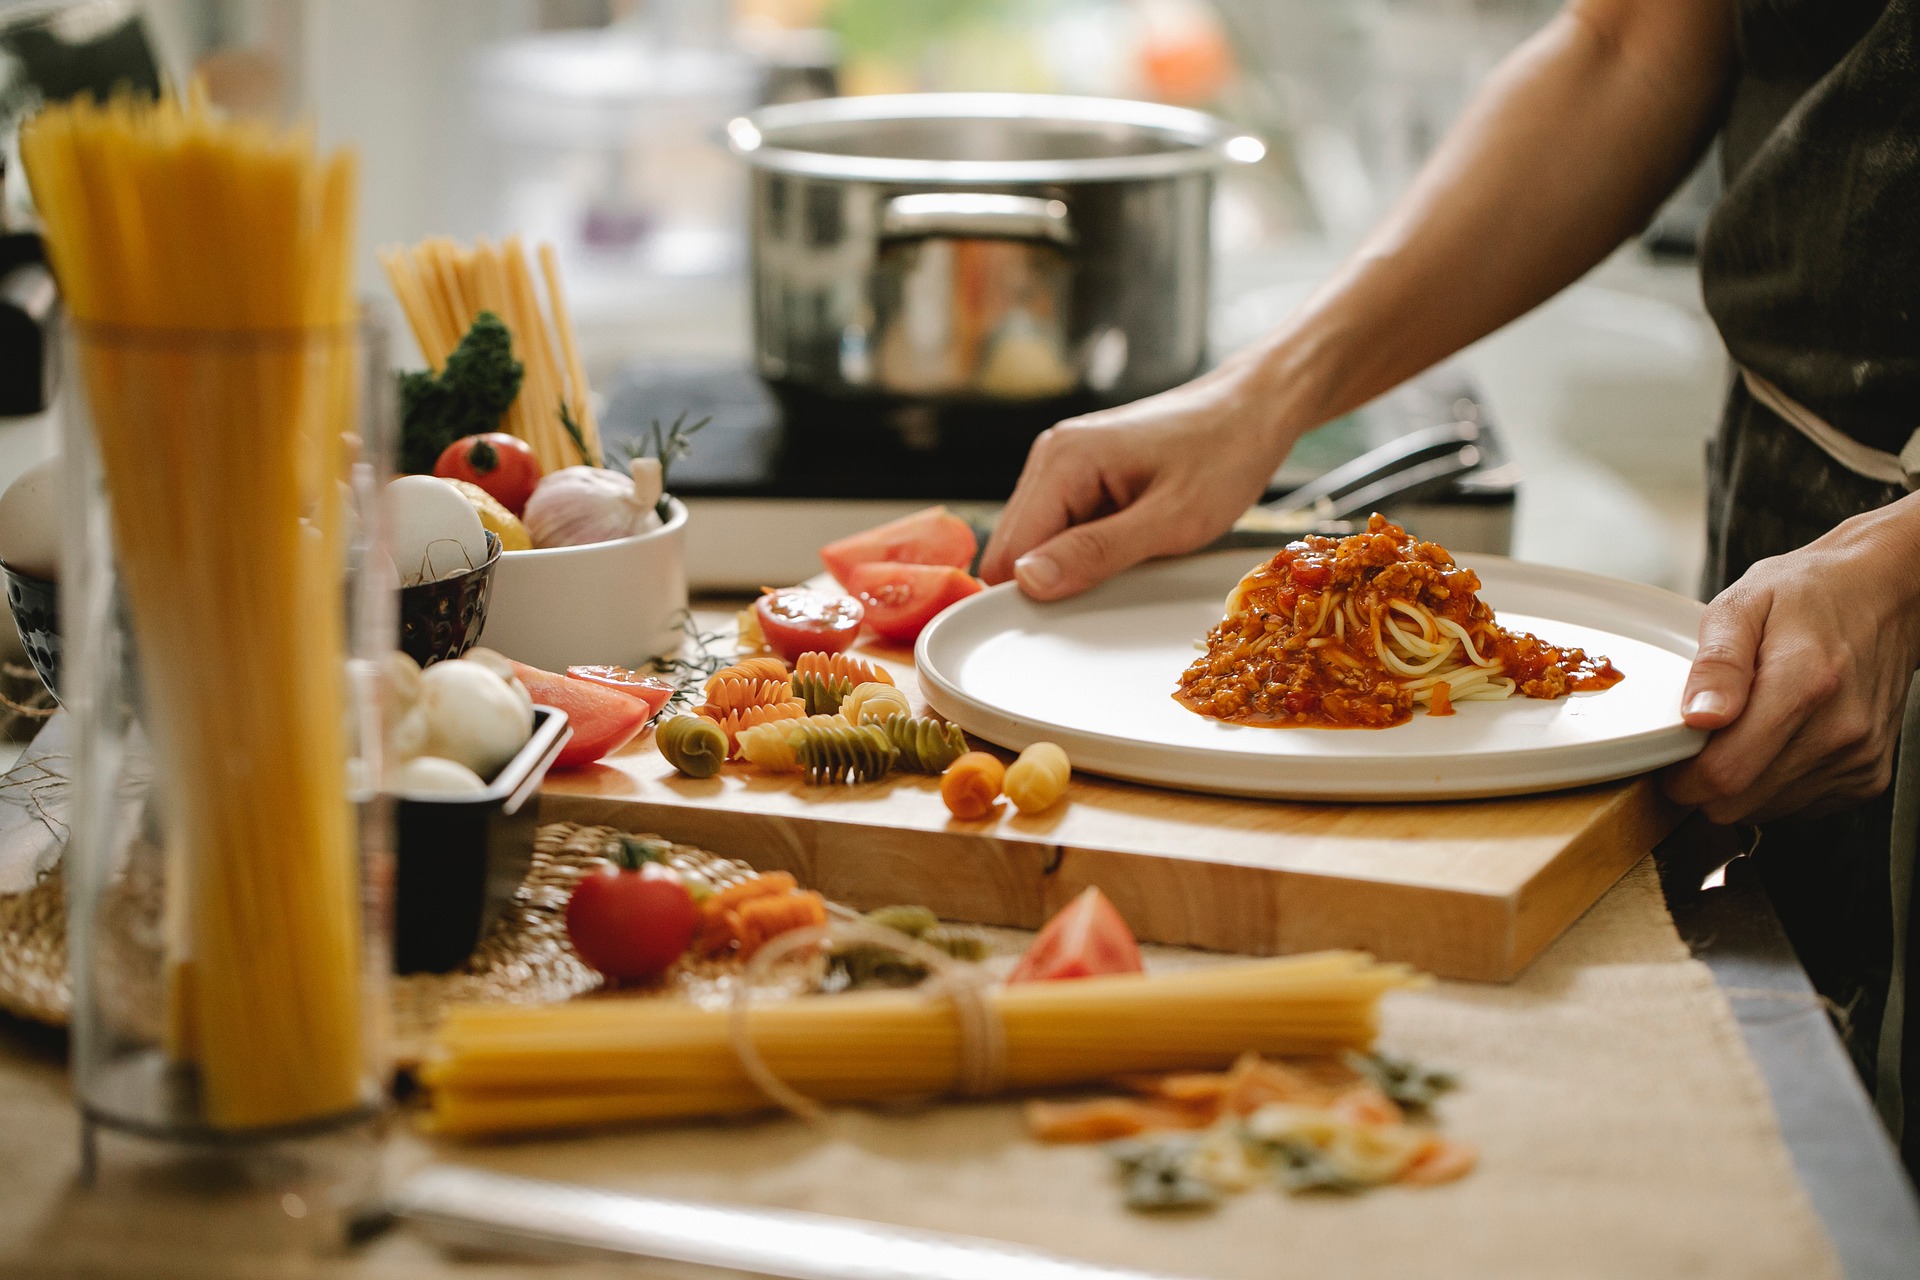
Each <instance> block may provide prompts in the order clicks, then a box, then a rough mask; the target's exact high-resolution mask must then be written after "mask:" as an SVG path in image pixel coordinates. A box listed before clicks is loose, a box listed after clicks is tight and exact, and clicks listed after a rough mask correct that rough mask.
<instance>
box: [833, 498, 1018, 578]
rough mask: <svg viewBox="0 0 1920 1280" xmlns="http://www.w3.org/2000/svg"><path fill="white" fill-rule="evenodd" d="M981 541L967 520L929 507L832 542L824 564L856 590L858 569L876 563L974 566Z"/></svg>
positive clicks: (957, 567) (961, 567)
mask: <svg viewBox="0 0 1920 1280" xmlns="http://www.w3.org/2000/svg"><path fill="white" fill-rule="evenodd" d="M979 549H980V541H979V539H977V538H975V537H974V536H973V528H972V526H971V525H969V524H968V523H967V522H966V521H965V520H962V519H961V518H960V517H959V516H956V515H954V514H953V513H952V512H951V511H948V510H947V509H946V508H945V507H928V508H927V509H926V510H925V511H916V512H914V513H913V514H912V515H910V516H902V517H900V518H899V519H898V520H889V521H888V522H887V523H886V524H883V525H878V526H876V527H874V528H872V529H868V530H867V531H866V532H864V533H856V534H853V535H851V536H849V537H845V538H841V539H839V540H838V541H836V542H829V543H828V544H827V545H826V546H824V547H822V548H820V562H821V563H822V564H824V565H826V566H827V572H828V573H831V574H832V575H833V576H834V578H835V579H837V580H838V581H839V583H840V585H841V586H843V587H845V588H846V589H847V590H849V591H852V590H853V579H852V577H851V574H852V572H853V570H854V568H855V567H856V566H858V565H863V564H872V563H874V562H875V561H881V560H885V561H890V562H893V563H895V564H942V565H947V566H948V567H950V568H954V569H966V568H969V567H971V566H972V564H973V557H974V553H975V552H977V551H978V550H979Z"/></svg>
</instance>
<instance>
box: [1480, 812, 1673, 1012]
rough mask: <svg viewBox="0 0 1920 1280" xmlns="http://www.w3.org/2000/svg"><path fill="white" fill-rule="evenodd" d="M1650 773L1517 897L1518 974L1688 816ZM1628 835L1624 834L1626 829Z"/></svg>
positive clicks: (1514, 947) (1514, 945)
mask: <svg viewBox="0 0 1920 1280" xmlns="http://www.w3.org/2000/svg"><path fill="white" fill-rule="evenodd" d="M1686 815H1687V810H1686V809H1684V808H1682V807H1681V806H1679V805H1676V804H1674V803H1673V802H1672V801H1671V800H1668V799H1667V798H1666V795H1665V794H1664V793H1663V792H1662V791H1661V790H1660V784H1659V780H1658V779H1657V777H1655V776H1654V775H1652V774H1647V775H1644V776H1642V777H1641V778H1639V779H1637V780H1636V781H1635V784H1634V785H1633V786H1631V787H1628V788H1625V789H1624V790H1622V791H1620V792H1619V793H1618V794H1617V795H1615V796H1614V797H1613V798H1612V802H1611V803H1610V804H1609V805H1608V806H1607V809H1606V810H1605V811H1604V812H1603V813H1601V814H1599V815H1597V816H1596V818H1595V820H1594V821H1592V822H1589V823H1588V824H1587V825H1586V827H1585V829H1584V830H1582V831H1581V832H1580V834H1579V835H1578V836H1576V837H1575V838H1574V840H1573V841H1572V843H1571V844H1569V845H1568V846H1567V849H1566V850H1565V852H1563V853H1562V854H1561V855H1560V857H1558V858H1557V859H1555V860H1554V863H1553V864H1552V865H1551V866H1549V867H1543V868H1541V869H1540V870H1539V871H1538V872H1536V873H1535V874H1534V875H1533V876H1532V877H1531V878H1530V879H1529V880H1528V881H1527V882H1526V883H1525V884H1524V885H1522V886H1521V887H1520V890H1519V892H1518V893H1517V894H1516V895H1515V898H1514V911H1513V923H1512V931H1511V967H1512V970H1513V975H1514V976H1516V977H1517V976H1518V975H1519V974H1520V973H1521V971H1523V970H1524V969H1525V968H1526V967H1527V966H1528V965H1529V964H1531V963H1532V962H1533V959H1534V957H1535V956H1538V955H1539V954H1540V953H1541V952H1542V951H1544V950H1546V948H1547V947H1548V946H1549V945H1551V944H1552V943H1553V941H1554V939H1556V938H1558V937H1559V936H1560V935H1561V934H1563V933H1565V932H1566V931H1567V929H1568V928H1569V927H1570V926H1571V925H1572V924H1573V922H1574V921H1575V920H1578V919H1579V918H1580V917H1581V916H1583V915H1585V914H1586V912H1587V909H1588V908H1589V907H1591V906H1592V905H1593V904H1594V903H1596V902H1598V901H1599V900H1600V899H1601V897H1602V896H1603V895H1604V894H1605V893H1606V892H1607V890H1608V889H1611V888H1612V887H1613V885H1614V883H1615V882H1616V881H1618V880H1619V879H1620V877H1621V876H1623V875H1625V874H1626V873H1627V872H1628V871H1630V870H1632V869H1633V867H1634V866H1635V865H1636V864H1637V863H1638V862H1639V861H1640V859H1642V858H1644V857H1646V856H1647V855H1648V854H1650V853H1652V852H1653V850H1654V847H1655V846H1656V845H1658V844H1659V843H1660V842H1661V841H1662V840H1664V839H1666V838H1667V837H1668V836H1669V835H1671V834H1672V833H1673V831H1674V829H1675V828H1676V827H1678V826H1679V825H1680V821H1681V819H1682V818H1684V817H1686ZM1623 829H1624V831H1625V832H1626V834H1625V835H1624V836H1623V835H1622V831H1623Z"/></svg>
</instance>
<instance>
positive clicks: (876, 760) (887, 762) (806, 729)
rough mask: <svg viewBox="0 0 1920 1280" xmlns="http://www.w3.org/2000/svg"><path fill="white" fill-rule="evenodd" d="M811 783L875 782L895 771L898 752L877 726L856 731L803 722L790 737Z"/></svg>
mask: <svg viewBox="0 0 1920 1280" xmlns="http://www.w3.org/2000/svg"><path fill="white" fill-rule="evenodd" d="M787 741H788V742H789V743H791V744H792V746H793V754H794V757H795V758H796V759H798V760H799V762H800V767H801V768H803V769H805V770H806V774H807V781H808V783H810V784H812V785H814V786H819V785H821V784H823V783H828V782H872V781H873V780H874V779H876V778H883V777H885V776H886V775H887V772H888V771H889V770H890V769H892V768H893V761H894V758H895V757H896V756H897V755H898V754H899V749H898V748H896V747H895V746H894V745H893V739H891V738H889V737H888V736H887V731H886V730H885V729H883V728H881V727H880V726H879V725H877V724H863V725H860V726H859V727H857V728H850V727H842V726H839V725H831V724H814V723H812V722H811V721H801V722H799V723H798V724H796V726H795V727H794V729H793V731H792V732H791V733H790V734H789V735H788V737H787Z"/></svg>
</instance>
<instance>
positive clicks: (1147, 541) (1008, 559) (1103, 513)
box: [980, 362, 1290, 600]
mask: <svg viewBox="0 0 1920 1280" xmlns="http://www.w3.org/2000/svg"><path fill="white" fill-rule="evenodd" d="M1259 381H1260V380H1259V378H1258V377H1257V376H1255V367H1254V366H1253V365H1252V364H1251V362H1246V363H1237V362H1229V363H1228V364H1224V365H1222V366H1221V367H1220V368H1218V369H1215V370H1214V371H1213V372H1211V373H1208V374H1205V375H1203V376H1202V377H1199V378H1196V379H1194V380H1193V381H1192V382H1189V383H1186V384H1185V385H1184V386H1179V387H1175V388H1174V389H1173V390H1171V391H1165V392H1162V393H1161V394H1159V395H1157V396H1149V397H1148V398H1147V399H1145V400H1137V401H1135V402H1134V403H1132V404H1127V405H1121V406H1120V407H1118V408H1115V409H1103V410H1101V411H1100V412H1098V413H1089V414H1087V415H1085V416H1084V417H1079V418H1069V419H1068V420H1066V421H1065V422H1062V423H1060V424H1058V425H1057V426H1054V427H1052V428H1050V429H1049V430H1047V431H1045V432H1042V433H1041V435H1040V438H1039V439H1038V440H1035V441H1034V443H1033V451H1032V452H1031V453H1029V454H1028V455H1027V465H1026V468H1025V470H1023V471H1022V472H1021V474H1020V483H1019V485H1018V486H1017V487H1016V488H1015V489H1014V491H1013V497H1012V499H1010V500H1009V501H1008V503H1007V509H1006V511H1005V512H1004V513H1002V515H1001V517H1000V520H999V522H998V524H996V526H995V527H994V531H993V537H992V539H991V540H990V541H989V542H988V543H987V553H986V556H985V557H984V558H983V559H982V561H981V565H980V572H981V576H982V577H984V578H985V579H986V580H987V581H988V582H1005V581H1006V580H1007V579H1009V578H1016V579H1018V581H1019V583H1020V589H1021V590H1022V591H1024V592H1026V593H1027V594H1028V595H1029V596H1032V597H1033V598H1034V599H1036V600H1058V599H1060V598H1062V597H1064V596H1070V595H1074V594H1075V593H1077V592H1080V591H1085V590H1086V589H1087V588H1088V587H1091V586H1093V585H1094V584H1095V583H1097V582H1100V581H1102V580H1104V579H1106V578H1110V577H1112V576H1113V575H1114V574H1116V573H1118V572H1120V571H1121V570H1122V569H1125V568H1128V567H1130V566H1132V565H1136V564H1138V563H1140V562H1141V561H1142V560H1146V559H1150V558H1152V557H1154V556H1169V555H1178V554H1179V553H1181V552H1184V551H1191V550H1193V549H1194V548H1195V547H1198V546H1202V545H1204V544H1206V543H1207V542H1210V541H1212V540H1213V539H1214V538H1216V537H1218V536H1219V535H1221V534H1222V533H1225V532H1226V531H1227V530H1228V529H1229V528H1231V527H1232V526H1233V522H1234V521H1235V520H1237V519H1239V518H1240V515H1241V513H1242V512H1244V511H1245V510H1246V509H1247V508H1248V507H1249V506H1251V505H1252V504H1253V503H1254V502H1257V501H1258V500H1259V498H1260V495H1261V493H1262V492H1264V491H1265V489H1266V484H1267V481H1268V479H1269V478H1270V477H1271V476H1272V475H1273V471H1274V468H1275V467H1277V466H1278V465H1279V464H1280V460H1281V458H1282V457H1283V456H1284V455H1285V452H1286V447H1287V444H1288V443H1289V442H1290V438H1288V437H1284V436H1282V434H1281V432H1280V430H1279V428H1278V426H1277V425H1276V423H1275V421H1274V411H1273V409H1272V407H1271V405H1270V404H1269V403H1268V402H1267V397H1265V396H1264V395H1263V394H1262V393H1261V391H1260V389H1259V387H1258V383H1259Z"/></svg>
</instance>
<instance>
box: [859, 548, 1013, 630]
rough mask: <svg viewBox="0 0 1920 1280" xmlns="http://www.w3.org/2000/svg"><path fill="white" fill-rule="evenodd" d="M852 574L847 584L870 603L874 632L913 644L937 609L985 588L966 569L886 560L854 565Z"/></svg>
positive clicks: (939, 609)
mask: <svg viewBox="0 0 1920 1280" xmlns="http://www.w3.org/2000/svg"><path fill="white" fill-rule="evenodd" d="M847 579H848V581H847V588H848V590H850V591H852V592H853V594H854V595H856V596H858V597H860V603H861V604H863V605H865V606H866V607H867V625H868V626H869V627H871V628H873V633H874V634H875V635H877V636H879V637H880V638H882V639H884V640H892V641H894V642H895V643H897V644H912V643H913V642H914V641H915V640H917V639H919V638H920V632H921V631H922V630H923V629H925V627H926V625H927V624H928V623H929V622H931V621H933V617H934V615H935V614H937V613H939V612H940V611H941V610H942V609H944V608H946V607H947V606H948V605H950V604H952V603H953V602H954V601H956V600H964V599H966V598H967V597H968V596H970V595H973V594H974V593H976V592H979V591H984V590H985V589H986V584H985V583H983V582H981V581H980V579H978V578H976V577H974V576H972V575H971V574H969V573H968V572H967V571H966V570H964V569H955V568H953V567H952V566H950V565H935V564H899V563H896V562H893V561H887V560H881V561H876V562H874V563H872V564H862V565H855V566H854V567H853V568H852V569H851V570H849V571H848V574H847Z"/></svg>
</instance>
